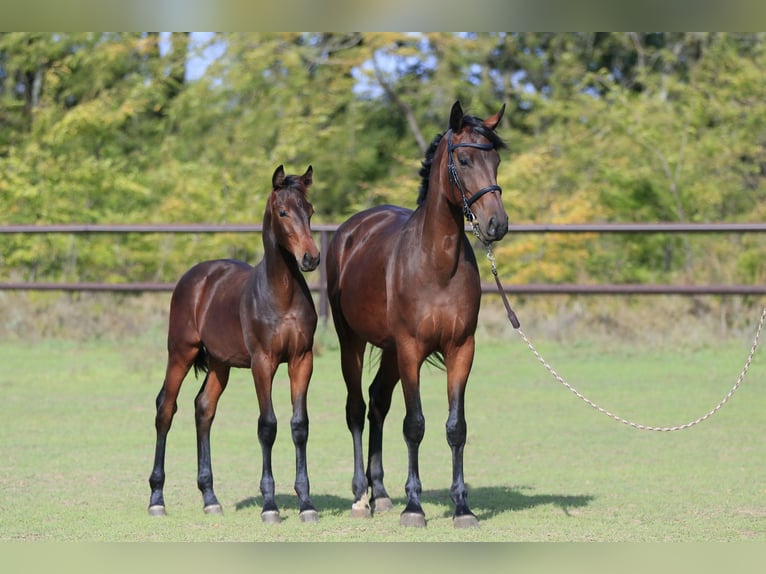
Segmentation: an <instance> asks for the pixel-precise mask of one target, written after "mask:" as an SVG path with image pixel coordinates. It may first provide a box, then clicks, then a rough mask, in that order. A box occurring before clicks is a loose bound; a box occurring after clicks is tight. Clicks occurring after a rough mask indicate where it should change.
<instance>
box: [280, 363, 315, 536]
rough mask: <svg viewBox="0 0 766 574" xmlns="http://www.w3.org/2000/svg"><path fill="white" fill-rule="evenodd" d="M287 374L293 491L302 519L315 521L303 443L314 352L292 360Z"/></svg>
mask: <svg viewBox="0 0 766 574" xmlns="http://www.w3.org/2000/svg"><path fill="white" fill-rule="evenodd" d="M287 370H288V375H289V377H290V399H291V401H292V405H293V416H292V418H291V419H290V429H291V431H292V436H293V444H294V445H295V493H296V494H297V495H298V499H299V501H300V514H299V516H300V518H301V521H302V522H316V521H317V520H318V518H319V515H318V514H317V511H316V508H315V507H314V504H313V503H312V502H311V498H310V496H309V475H308V468H307V462H306V443H307V442H308V438H309V417H308V409H307V406H306V396H307V394H308V388H309V381H310V380H311V373H312V372H313V370H314V355H313V354H312V353H311V352H308V353H305V354H304V355H302V356H300V357H298V358H295V359H293V360H291V361H290V362H289V363H288V366H287Z"/></svg>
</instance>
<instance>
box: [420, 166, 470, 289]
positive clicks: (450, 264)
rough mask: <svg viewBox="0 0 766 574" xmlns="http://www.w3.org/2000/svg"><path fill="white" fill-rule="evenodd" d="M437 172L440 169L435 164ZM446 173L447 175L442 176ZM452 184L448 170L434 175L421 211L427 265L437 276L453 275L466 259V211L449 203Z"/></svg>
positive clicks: (422, 239)
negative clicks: (440, 274) (438, 273)
mask: <svg viewBox="0 0 766 574" xmlns="http://www.w3.org/2000/svg"><path fill="white" fill-rule="evenodd" d="M433 167H434V169H437V168H438V167H439V166H437V165H436V164H434V166H433ZM442 172H443V175H442ZM449 186H450V182H449V176H448V175H447V172H446V169H445V170H441V169H439V170H438V171H436V172H434V173H432V174H431V179H430V180H429V183H428V195H427V196H426V199H425V203H424V204H423V205H421V207H420V208H419V209H418V217H419V218H420V222H419V224H420V228H421V238H420V241H421V245H422V246H423V248H424V249H423V254H424V257H425V258H426V261H425V263H426V264H428V265H430V266H433V268H434V269H435V270H436V272H444V273H446V274H448V275H452V274H454V273H455V272H456V270H457V267H458V265H459V264H460V261H461V260H462V259H463V249H464V246H465V242H464V240H463V239H464V235H465V224H464V223H463V214H462V211H460V210H459V209H457V208H455V207H454V206H452V205H451V204H450V203H449V202H448V201H447V195H448V194H450V193H454V190H451V189H449Z"/></svg>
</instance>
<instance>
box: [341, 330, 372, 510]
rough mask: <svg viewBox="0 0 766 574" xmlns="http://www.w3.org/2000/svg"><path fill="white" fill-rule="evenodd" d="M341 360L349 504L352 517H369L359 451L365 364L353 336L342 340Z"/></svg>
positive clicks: (363, 345)
mask: <svg viewBox="0 0 766 574" xmlns="http://www.w3.org/2000/svg"><path fill="white" fill-rule="evenodd" d="M341 333H342V331H341V330H338V334H339V340H340V361H341V370H342V371H343V379H344V381H345V382H346V393H347V394H346V425H347V426H348V430H349V431H350V432H351V440H352V442H353V444H354V476H353V478H352V479H351V490H352V492H353V493H354V502H353V504H352V505H351V516H353V517H355V518H366V517H369V516H371V512H370V506H369V503H368V500H367V487H368V483H367V476H366V474H365V472H364V450H363V448H362V432H363V431H364V415H365V412H366V410H367V405H366V404H365V403H364V397H363V396H362V364H363V362H364V347H365V343H364V341H362V340H361V339H358V338H357V337H355V336H353V335H346V336H345V337H341V335H340V334H341Z"/></svg>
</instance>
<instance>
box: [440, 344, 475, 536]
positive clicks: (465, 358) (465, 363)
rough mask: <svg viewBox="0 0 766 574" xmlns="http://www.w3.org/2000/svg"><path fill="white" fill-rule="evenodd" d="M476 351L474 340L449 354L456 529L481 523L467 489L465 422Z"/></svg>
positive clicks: (449, 439)
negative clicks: (469, 381) (464, 468)
mask: <svg viewBox="0 0 766 574" xmlns="http://www.w3.org/2000/svg"><path fill="white" fill-rule="evenodd" d="M473 354H474V340H473V339H470V340H469V341H468V342H467V343H466V344H465V345H463V346H462V347H460V348H459V349H457V350H456V351H455V352H454V353H450V354H449V355H447V356H446V357H445V362H446V366H447V397H448V400H449V416H448V417H447V425H446V427H447V443H448V444H449V445H450V448H451V449H452V486H451V487H450V496H451V498H452V502H454V503H455V514H454V516H453V517H452V524H453V525H454V526H455V527H456V528H467V527H471V526H478V525H479V522H478V520H476V516H475V515H474V514H473V512H471V510H470V509H469V508H468V502H467V501H466V496H467V491H466V487H465V481H464V479H463V447H464V446H465V441H466V433H467V426H466V422H465V387H466V384H467V382H468V374H469V373H470V371H471V365H472V364H473Z"/></svg>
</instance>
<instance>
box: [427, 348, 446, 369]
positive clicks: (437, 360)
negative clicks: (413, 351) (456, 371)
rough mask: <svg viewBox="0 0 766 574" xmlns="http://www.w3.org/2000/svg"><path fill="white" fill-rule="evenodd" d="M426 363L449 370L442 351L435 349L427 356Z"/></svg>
mask: <svg viewBox="0 0 766 574" xmlns="http://www.w3.org/2000/svg"><path fill="white" fill-rule="evenodd" d="M426 363H428V364H429V365H431V366H433V367H436V368H437V369H439V370H440V371H446V370H447V364H446V363H445V362H444V355H442V353H441V351H434V352H433V353H431V354H430V355H428V357H426Z"/></svg>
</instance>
